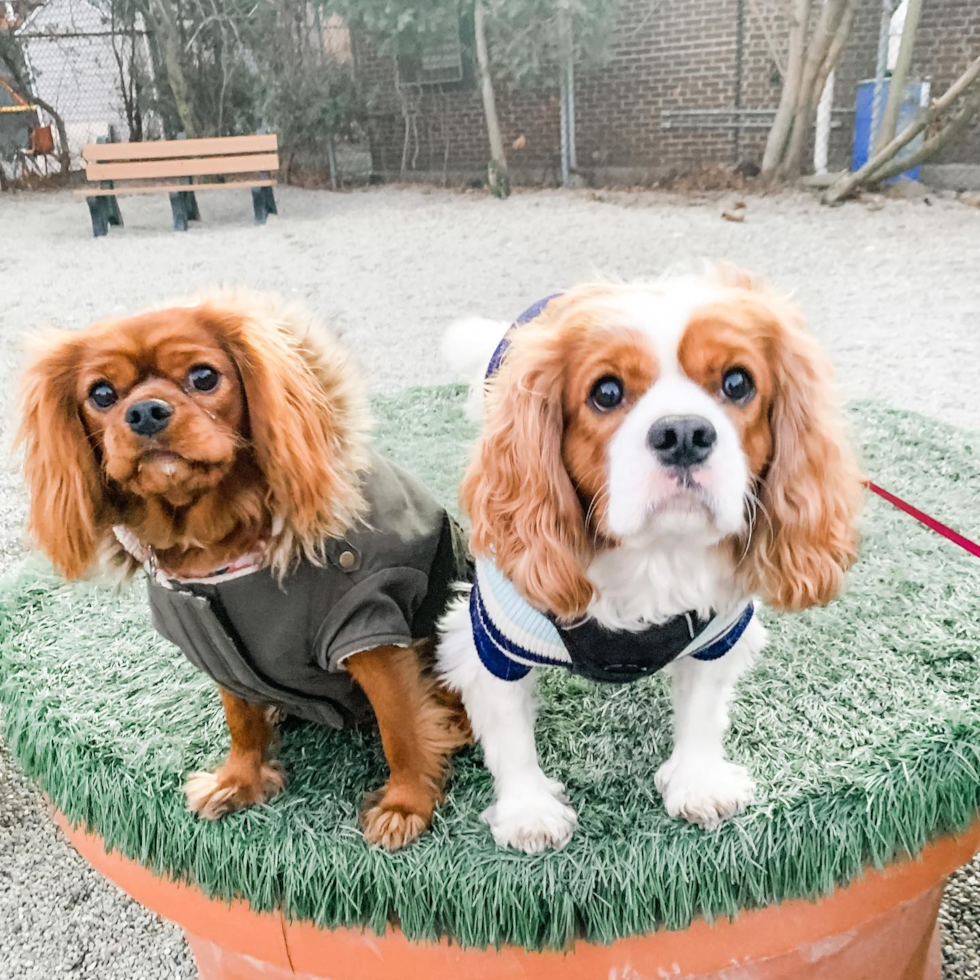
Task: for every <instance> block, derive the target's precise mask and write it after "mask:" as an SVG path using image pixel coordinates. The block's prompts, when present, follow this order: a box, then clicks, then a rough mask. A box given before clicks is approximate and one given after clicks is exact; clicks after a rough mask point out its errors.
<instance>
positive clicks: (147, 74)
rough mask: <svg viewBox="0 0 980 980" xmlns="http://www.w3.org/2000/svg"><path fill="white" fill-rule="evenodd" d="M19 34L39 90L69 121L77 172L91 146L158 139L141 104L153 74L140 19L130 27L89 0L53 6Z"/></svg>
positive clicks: (64, 0) (57, 1)
mask: <svg viewBox="0 0 980 980" xmlns="http://www.w3.org/2000/svg"><path fill="white" fill-rule="evenodd" d="M15 36H16V38H17V41H18V43H19V46H20V50H21V52H22V55H23V60H24V65H25V67H26V70H27V74H28V78H29V80H30V84H31V88H32V90H33V92H34V93H35V95H36V96H37V97H38V98H40V99H42V100H44V101H45V102H47V103H49V104H50V105H51V106H53V107H54V108H55V109H56V110H57V112H58V113H59V115H60V116H61V118H62V119H63V120H64V123H65V130H66V133H67V137H68V151H69V154H70V157H71V161H72V165H73V167H80V166H81V165H82V164H81V151H82V147H84V146H85V145H86V144H87V143H94V142H96V141H97V140H99V139H109V140H130V139H143V138H147V137H152V136H158V135H160V132H159V125H158V122H157V121H155V120H154V119H153V117H152V113H147V112H146V111H145V109H144V105H143V97H144V91H143V89H144V86H145V85H147V84H151V82H150V80H151V79H152V71H151V64H150V52H149V46H148V40H147V33H146V30H145V29H144V28H143V25H142V22H141V21H140V20H139V19H137V21H136V23H135V25H134V26H133V27H130V28H125V27H123V26H121V25H119V24H115V23H113V20H112V17H111V15H110V14H107V13H106V12H105V11H104V10H102V9H100V8H99V7H97V6H95V5H94V4H92V3H89V2H87V0H50V2H47V3H44V4H42V5H41V6H39V7H36V8H35V10H34V11H33V13H32V14H31V15H30V16H29V17H28V18H27V20H26V21H25V22H24V24H23V25H22V26H21V27H20V29H19V30H17V31H16V34H15ZM44 115H45V114H44V113H43V112H42V116H44ZM44 121H45V122H46V123H50V122H51V121H52V120H50V119H45V120H44Z"/></svg>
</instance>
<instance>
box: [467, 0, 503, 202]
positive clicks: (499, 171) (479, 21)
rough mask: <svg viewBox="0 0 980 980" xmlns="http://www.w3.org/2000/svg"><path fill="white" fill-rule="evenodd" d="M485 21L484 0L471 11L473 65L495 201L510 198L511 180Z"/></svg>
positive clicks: (477, 2) (489, 175) (477, 1)
mask: <svg viewBox="0 0 980 980" xmlns="http://www.w3.org/2000/svg"><path fill="white" fill-rule="evenodd" d="M484 19H485V13H484V10H483V0H476V6H475V7H474V10H473V27H474V33H475V34H476V61H477V65H478V66H479V69H480V90H481V92H482V94H483V113H484V115H485V116H486V118H487V135H488V136H489V137H490V165H489V167H488V168H487V176H488V178H489V183H490V191H491V193H492V194H493V196H494V197H509V196H510V176H509V174H508V173H507V155H506V154H505V153H504V141H503V138H502V137H501V135H500V120H499V119H498V118H497V102H496V99H495V98H494V94H493V79H492V78H491V77H490V55H489V52H488V51H487V32H486V25H485V23H484Z"/></svg>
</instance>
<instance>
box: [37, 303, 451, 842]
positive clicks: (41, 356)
mask: <svg viewBox="0 0 980 980" xmlns="http://www.w3.org/2000/svg"><path fill="white" fill-rule="evenodd" d="M364 392H365V389H364V386H363V384H362V382H361V381H360V378H359V376H358V374H357V372H356V370H355V369H354V367H353V366H352V364H351V361H350V358H349V357H348V356H347V354H346V352H345V351H344V349H343V348H342V347H341V346H340V345H339V344H338V343H337V342H336V341H335V340H334V339H333V338H332V337H331V336H330V335H329V333H327V332H326V331H325V330H323V329H322V328H321V327H320V326H319V325H318V324H317V323H315V322H314V321H312V320H311V319H310V318H309V317H308V316H307V315H306V314H304V313H303V312H302V311H297V310H295V309H292V308H290V307H287V306H286V305H285V304H283V303H282V302H281V301H280V300H278V299H276V298H274V297H269V296H264V295H261V294H252V293H248V292H244V291H224V292H216V293H213V294H210V295H206V296H203V297H200V298H195V299H192V300H188V301H185V302H182V303H179V304H175V305H172V306H169V307H167V308H163V309H155V310H151V311H149V312H146V313H143V314H140V315H138V316H133V317H128V318H124V319H116V320H112V321H107V322H104V323H100V324H96V325H95V326H92V327H90V328H88V329H87V330H83V331H80V332H77V333H67V332H55V333H52V334H51V335H49V336H47V337H45V338H44V339H43V340H42V342H41V344H40V349H39V351H38V352H37V354H36V356H35V357H34V360H33V362H32V363H31V364H30V365H29V366H28V368H27V371H26V375H25V383H24V414H23V421H22V425H21V430H20V441H21V442H22V443H23V444H24V446H25V448H26V475H27V480H28V483H29V488H30V496H31V503H30V517H29V527H30V531H31V533H32V535H33V537H34V538H35V539H36V541H37V543H38V544H39V545H40V546H41V548H42V549H43V550H44V551H45V552H46V553H47V555H48V556H49V557H50V558H51V560H52V561H53V562H54V564H55V565H56V566H57V568H58V569H59V570H60V571H62V572H63V573H64V574H65V575H66V576H67V577H68V578H69V579H77V578H80V577H82V576H85V575H86V574H87V573H89V571H90V570H91V569H92V568H93V566H94V565H96V564H97V559H98V558H99V557H100V556H101V557H106V556H107V557H108V559H109V560H110V561H111V563H113V564H114V565H115V566H116V567H118V568H121V569H122V571H123V573H124V575H131V574H132V573H133V572H135V571H136V570H137V569H138V568H139V567H140V564H141V559H142V558H144V557H146V556H152V561H153V564H154V567H153V568H152V569H151V571H152V572H154V574H155V575H158V576H159V577H160V578H161V580H163V581H164V584H166V580H172V581H174V582H177V581H182V582H197V583H204V586H205V587H206V586H207V585H208V583H209V582H210V581H212V577H213V576H215V575H216V574H217V573H216V570H219V569H220V570H221V574H220V575H218V578H219V579H220V580H221V581H222V582H223V581H225V580H227V579H229V578H234V575H229V574H228V572H229V570H230V569H234V570H235V573H234V574H235V575H240V574H245V573H250V574H253V573H254V574H255V575H256V576H266V577H269V576H271V577H273V579H274V582H273V584H272V586H271V587H269V588H267V589H266V595H271V599H270V603H271V605H272V607H273V609H274V608H275V603H276V596H277V595H279V594H280V593H278V592H277V591H276V588H277V586H281V588H282V590H283V591H282V593H281V594H282V596H283V602H284V603H285V597H286V594H287V593H288V591H289V588H290V583H291V582H292V581H294V580H293V579H291V578H290V576H292V575H294V573H295V570H296V569H297V567H299V566H303V567H305V568H306V569H307V578H306V579H305V580H304V581H307V582H309V581H316V582H320V581H324V580H325V579H323V578H322V577H321V578H315V576H317V575H322V576H327V575H328V573H329V574H330V575H333V576H334V579H336V581H337V582H338V583H339V584H340V586H341V587H344V588H346V586H347V585H348V584H349V582H348V581H347V580H346V579H345V578H344V576H345V575H346V574H347V572H348V571H349V569H348V565H353V553H354V552H353V551H347V552H346V553H345V552H341V554H340V563H339V566H338V567H329V568H328V565H329V564H330V563H329V561H328V557H329V554H328V552H329V549H328V547H327V545H326V544H325V543H328V542H330V541H331V540H334V539H342V538H344V536H345V535H348V536H349V535H350V534H351V533H353V532H352V528H353V529H358V528H359V529H360V530H359V531H357V533H360V534H361V535H362V538H359V539H358V540H359V541H362V547H364V545H363V541H365V540H367V541H368V545H370V540H369V535H370V529H366V525H365V518H366V517H367V516H368V512H367V505H366V498H368V497H370V496H371V490H372V487H371V481H372V479H374V476H373V474H374V473H376V472H377V470H372V465H374V464H372V454H371V453H370V449H369V443H368V439H367V435H366V433H367V426H368V416H367V410H366V398H365V393H364ZM378 465H382V466H385V467H388V468H387V469H385V472H389V473H390V472H393V470H392V468H390V466H389V464H387V463H379V464H378ZM399 474H400V471H399ZM402 476H404V481H403V483H399V489H398V493H401V492H402V488H403V486H404V485H407V481H408V480H409V479H410V478H408V477H407V475H405V474H401V475H399V476H398V479H399V480H401V479H402ZM411 487H412V488H413V489H412V493H415V494H416V497H417V498H419V499H422V500H423V504H422V506H423V508H424V507H428V506H429V505H428V504H427V503H425V500H424V489H423V488H421V487H420V486H419V485H417V484H414V483H412V484H411ZM372 499H373V498H372ZM413 499H415V498H413ZM396 504H397V505H398V506H397V508H396V513H395V519H396V520H402V517H403V509H404V506H403V499H402V498H401V497H398V498H397V500H396ZM432 504H433V506H432V507H431V508H429V509H430V510H431V512H432V513H436V514H439V513H441V511H440V510H438V509H437V505H435V504H434V501H433V502H432ZM365 535H366V536H368V537H364V536H365ZM127 540H128V541H130V542H132V544H131V545H127V546H126V547H124V544H125V542H126V541H127ZM348 559H349V560H348ZM365 560H366V559H365ZM311 569H314V570H313V571H311ZM409 571H410V572H411V576H410V577H409V578H408V579H406V577H405V576H403V580H409V581H410V582H411V583H417V582H418V581H421V580H423V579H422V578H421V577H420V574H419V573H417V570H416V569H410V570H409ZM407 575H408V573H406V576H407ZM310 576H314V578H312V579H311V578H310ZM391 577H392V576H390V575H389V576H388V578H391ZM237 581H238V582H240V580H237ZM232 584H233V585H236V582H233V583H232ZM413 587H414V585H413ZM152 589H153V577H152V576H151V592H152ZM448 594H449V593H448V588H447V590H446V595H447V597H448ZM164 598H166V597H164ZM372 600H373V601H375V602H381V601H382V600H384V601H387V600H388V597H387V596H380V594H379V595H374V594H372ZM410 601H411V602H412V603H414V604H415V605H417V604H418V603H419V602H422V603H424V601H425V597H424V596H422V595H420V596H414V595H413V596H412V597H411V600H410ZM349 605H350V603H349V602H348V606H349ZM413 608H414V606H413ZM247 611H248V610H246V612H247ZM354 612H355V613H356V610H354ZM369 612H370V611H369ZM272 618H274V617H272ZM409 619H411V615H409ZM434 622H435V620H434V619H433V620H432V626H433V627H434ZM288 625H289V624H287V623H285V622H284V623H283V631H286V627H287V626H288ZM408 629H409V627H408V626H406V636H405V639H404V642H398V641H396V640H393V641H392V642H390V643H384V644H380V645H378V646H377V647H376V648H370V649H368V648H363V647H358V646H357V645H356V644H355V645H354V646H353V647H350V645H348V652H347V653H346V654H345V656H344V658H343V659H342V661H340V660H338V661H330V662H329V663H327V662H323V663H321V664H319V665H316V664H314V661H315V655H316V651H307V652H305V653H304V652H303V651H299V652H298V655H299V658H300V660H301V661H302V662H304V663H306V664H307V665H309V667H310V670H309V676H310V677H312V678H313V680H314V681H316V682H317V683H320V681H321V673H322V681H323V683H324V684H326V683H328V682H329V683H334V682H335V689H336V690H338V691H341V693H344V692H345V691H346V687H345V686H344V685H350V686H351V687H352V688H354V687H359V688H360V689H361V692H363V694H366V696H367V700H368V701H369V702H370V707H371V708H373V711H374V714H375V715H376V717H377V721H378V724H379V727H380V731H381V738H382V742H383V745H384V750H385V754H386V756H387V759H388V763H389V767H390V779H389V781H388V783H387V784H386V785H385V786H384V787H383V788H382V789H381V790H379V791H378V792H377V793H376V794H374V795H373V797H371V798H370V800H369V802H368V804H367V805H366V807H365V810H364V812H363V814H362V824H363V827H364V831H365V835H366V837H367V839H368V840H369V841H370V842H372V843H377V844H380V845H382V846H385V847H388V848H396V847H400V846H401V845H403V844H405V843H408V842H409V841H410V840H412V839H413V838H414V837H416V836H418V834H419V833H421V832H422V831H423V830H424V829H425V827H426V826H428V823H429V821H430V819H431V816H432V812H433V809H434V807H435V806H436V804H437V803H438V801H439V799H440V796H441V792H442V785H443V781H444V777H445V774H446V770H447V760H448V756H449V754H450V753H451V751H452V750H453V749H454V748H455V747H456V746H457V745H458V744H460V741H461V739H462V738H463V737H465V732H462V731H461V728H464V727H465V723H462V724H461V723H460V719H459V717H458V715H457V714H455V713H454V709H453V707H452V705H451V704H450V699H448V698H446V697H444V696H443V697H441V696H440V694H439V692H438V690H437V689H436V687H435V684H434V682H433V681H432V679H431V678H430V677H429V676H427V674H426V672H425V670H424V665H423V663H422V660H421V659H420V650H419V647H418V645H417V644H416V643H415V642H414V641H415V640H417V639H419V638H418V637H416V636H415V635H414V634H413V635H411V636H410V635H409V634H408ZM165 635H166V634H165ZM430 636H431V633H430ZM175 642H178V641H175ZM350 649H353V650H354V651H355V652H353V653H350V652H349V650H350ZM185 652H187V651H186V650H185ZM304 657H305V658H306V659H305V661H303V658H304ZM320 667H322V668H324V669H323V670H322V672H320V671H319V668H320ZM331 671H333V672H334V674H342V675H343V676H342V677H336V676H335V677H333V678H332V679H331V678H329V677H328V676H327V675H328V674H330V673H331ZM212 676H213V675H212ZM350 679H353V682H356V684H355V683H352V682H351V680H350ZM333 689H334V688H331V690H333ZM355 693H357V694H358V696H359V697H360V692H356V691H355ZM442 693H443V695H444V694H445V692H442ZM221 697H222V701H223V703H224V709H225V714H226V718H227V722H228V727H229V729H230V731H231V752H230V754H229V756H228V758H227V760H226V761H225V763H224V764H223V765H222V766H220V767H219V768H218V769H217V770H216V771H215V772H213V773H198V774H195V775H194V776H192V777H191V778H190V779H189V780H188V783H187V786H186V792H187V797H188V805H189V806H190V807H191V808H192V809H193V810H195V811H196V812H197V813H199V814H200V815H201V816H203V817H211V818H213V817H219V816H222V815H224V814H226V813H229V812H232V811H234V810H236V809H239V808H241V807H244V806H248V805H252V804H256V803H261V802H264V801H265V800H267V799H269V798H270V797H272V796H274V795H275V794H276V793H278V792H279V791H280V790H282V789H283V786H284V773H283V771H282V768H281V767H280V765H279V764H278V763H277V762H276V761H275V760H274V759H272V758H271V757H270V753H271V746H272V742H273V738H274V728H273V724H272V722H271V720H270V716H271V713H270V712H269V711H268V710H267V706H266V705H265V704H262V703H255V702H254V701H252V700H248V699H245V698H243V697H240V696H236V694H235V693H232V691H231V690H227V689H224V690H222V691H221ZM362 700H363V698H362ZM323 711H325V712H327V713H328V716H329V718H330V719H332V720H334V721H336V720H337V719H338V718H339V715H338V713H337V712H335V711H334V710H333V708H331V707H330V706H329V704H327V706H326V707H324V708H323Z"/></svg>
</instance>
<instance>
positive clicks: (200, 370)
mask: <svg viewBox="0 0 980 980" xmlns="http://www.w3.org/2000/svg"><path fill="white" fill-rule="evenodd" d="M220 377H221V375H220V374H218V372H217V371H215V369H214V368H213V367H208V365H207V364H196V365H194V367H192V368H191V369H190V371H189V372H188V374H187V380H188V381H189V382H190V383H191V386H192V387H194V388H196V389H197V390H198V391H213V390H214V389H215V388H216V387H217V384H218V379H219V378H220Z"/></svg>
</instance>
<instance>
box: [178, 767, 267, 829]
mask: <svg viewBox="0 0 980 980" xmlns="http://www.w3.org/2000/svg"><path fill="white" fill-rule="evenodd" d="M285 788H286V771H285V770H284V769H283V767H282V764H281V763H280V762H276V761H272V762H263V763H262V765H261V766H259V767H258V768H252V767H243V766H238V765H235V766H232V765H224V766H222V767H221V768H220V769H216V770H215V771H214V772H192V773H191V774H190V775H189V776H188V777H187V781H186V782H185V783H184V795H185V796H186V797H187V809H188V810H191V811H192V812H193V813H196V814H197V815H198V816H199V817H201V818H203V819H204V820H217V819H218V818H219V817H224V816H226V815H227V814H229V813H234V812H235V811H236V810H242V809H244V808H245V807H247V806H257V805H258V804H260V803H265V802H267V801H268V800H271V799H272V798H273V797H274V796H277V795H278V794H279V793H281V792H282V791H283V790H284V789H285Z"/></svg>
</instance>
